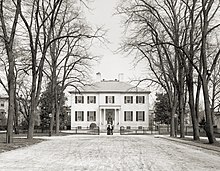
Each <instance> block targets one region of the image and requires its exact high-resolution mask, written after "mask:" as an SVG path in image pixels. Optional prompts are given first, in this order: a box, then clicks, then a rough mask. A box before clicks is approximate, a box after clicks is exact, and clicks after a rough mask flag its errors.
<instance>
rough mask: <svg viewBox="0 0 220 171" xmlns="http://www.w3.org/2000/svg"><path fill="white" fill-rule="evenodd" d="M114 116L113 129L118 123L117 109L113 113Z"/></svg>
mask: <svg viewBox="0 0 220 171" xmlns="http://www.w3.org/2000/svg"><path fill="white" fill-rule="evenodd" d="M114 115H115V120H114V122H115V123H114V125H115V128H116V127H117V123H118V118H117V117H118V115H117V109H115V113H114Z"/></svg>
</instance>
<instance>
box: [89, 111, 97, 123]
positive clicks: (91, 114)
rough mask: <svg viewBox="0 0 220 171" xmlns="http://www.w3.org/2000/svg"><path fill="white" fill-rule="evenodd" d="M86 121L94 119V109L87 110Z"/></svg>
mask: <svg viewBox="0 0 220 171" xmlns="http://www.w3.org/2000/svg"><path fill="white" fill-rule="evenodd" d="M87 121H96V112H95V111H87Z"/></svg>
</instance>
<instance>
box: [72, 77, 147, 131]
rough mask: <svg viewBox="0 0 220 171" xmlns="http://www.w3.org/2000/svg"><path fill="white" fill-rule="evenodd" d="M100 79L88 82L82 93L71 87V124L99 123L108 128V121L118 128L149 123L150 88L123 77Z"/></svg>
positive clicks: (82, 125) (104, 128) (142, 125)
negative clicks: (128, 81)
mask: <svg viewBox="0 0 220 171" xmlns="http://www.w3.org/2000/svg"><path fill="white" fill-rule="evenodd" d="M97 77H98V78H99V80H98V81H97V82H95V83H94V84H93V85H90V86H84V87H83V88H82V90H81V91H80V93H79V92H78V91H71V92H70V93H71V98H72V104H71V128H72V129H73V128H76V127H78V128H84V127H90V125H91V124H93V125H94V124H96V125H97V126H99V128H100V130H101V131H105V130H106V126H107V124H108V123H112V124H113V125H114V130H115V131H117V130H119V129H120V127H121V126H124V127H127V128H129V127H148V126H149V94H150V92H149V91H145V90H143V89H141V88H137V87H134V86H133V85H131V84H128V83H126V82H122V81H121V80H120V78H122V77H123V75H119V80H101V74H100V73H97Z"/></svg>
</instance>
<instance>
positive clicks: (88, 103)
mask: <svg viewBox="0 0 220 171" xmlns="http://www.w3.org/2000/svg"><path fill="white" fill-rule="evenodd" d="M87 103H88V104H89V96H87Z"/></svg>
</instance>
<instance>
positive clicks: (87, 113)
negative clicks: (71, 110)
mask: <svg viewBox="0 0 220 171" xmlns="http://www.w3.org/2000/svg"><path fill="white" fill-rule="evenodd" d="M87 121H89V111H87Z"/></svg>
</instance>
